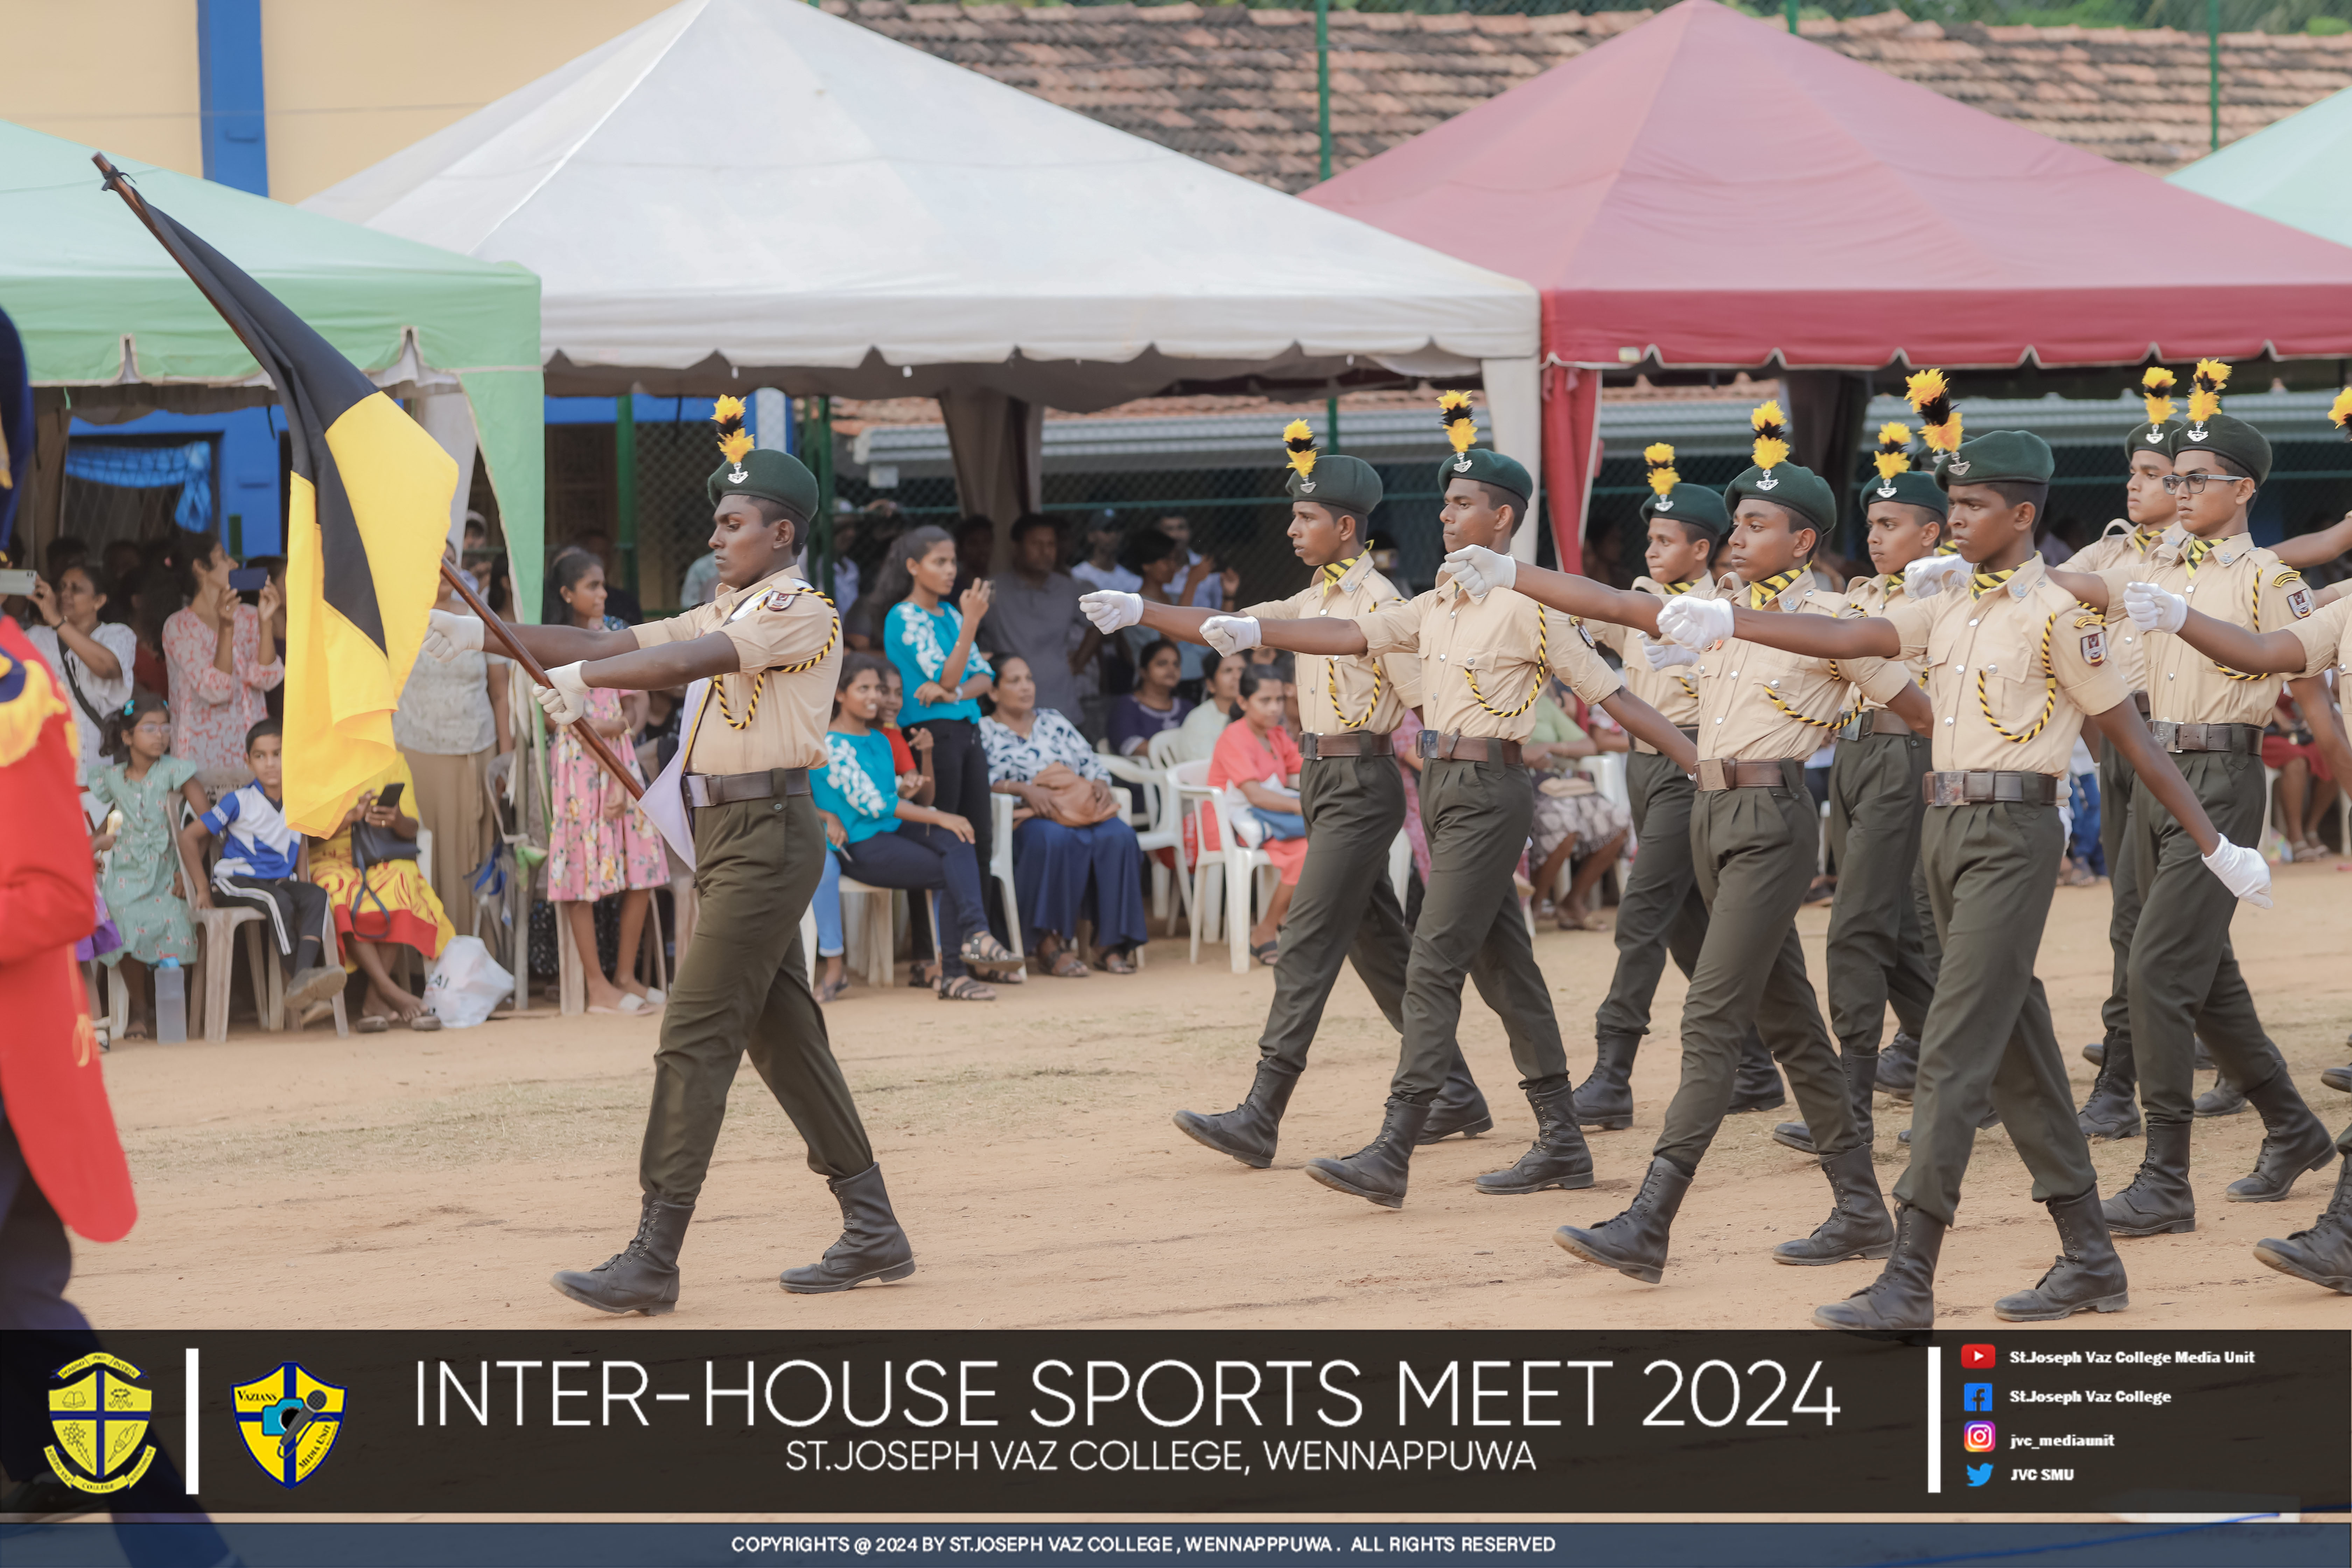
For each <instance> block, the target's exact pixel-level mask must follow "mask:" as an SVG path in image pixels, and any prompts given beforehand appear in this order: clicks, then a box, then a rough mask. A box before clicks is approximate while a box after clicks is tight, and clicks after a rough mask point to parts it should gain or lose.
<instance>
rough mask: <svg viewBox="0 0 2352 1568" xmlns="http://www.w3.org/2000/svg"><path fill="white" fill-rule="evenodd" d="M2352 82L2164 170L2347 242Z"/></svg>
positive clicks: (2351, 199) (2350, 239)
mask: <svg viewBox="0 0 2352 1568" xmlns="http://www.w3.org/2000/svg"><path fill="white" fill-rule="evenodd" d="M2347 170H2352V88H2347V89H2345V90H2343V91H2342V92H2339V93H2337V94H2336V95H2335V96H2334V97H2332V98H2323V99H2321V100H2319V101H2318V102H2317V103H2315V104H2313V105H2312V106H2311V107H2310V108H2309V109H2306V110H2303V111H2302V112H2301V113H2299V114H2290V115H2288V116H2287V117H2286V118H2285V119H2284V120H2281V121H2276V122H2274V123H2273V124H2270V125H2266V126H2264V127H2263V129H2261V130H2260V131H2257V132H2254V133H2253V134H2252V136H2247V137H2242V138H2241V139H2240V140H2238V141H2235V142H2231V143H2230V144H2229V145H2228V146H2227V147H2224V148H2222V149H2221V151H2220V152H2218V153H2213V154H2211V155H2210V156H2209V157H2204V158H2200V159H2198V160H2197V162H2195V163H2191V164H2189V166H2188V167H2187V168H2185V169H2175V170H2174V171H2173V172H2172V173H2171V174H2167V175H2166V176H2165V178H2166V179H2168V180H2169V181H2171V182H2172V183H2173V184H2176V185H2179V186H2182V187H2183V188H2185V189H2188V190H2191V191H2195V192H2196V193H2197V194H2198V195H2204V196H2211V197H2212V198H2213V199H2214V200H2216V201H2222V202H2227V203H2229V204H2230V205H2231V206H2233V207H2242V208H2244V209H2245V210H2246V211H2248V212H2250V213H2259V214H2260V215H2261V216H2263V217H2266V218H2270V219H2273V220H2274V221H2276V222H2279V223H2283V224H2286V225H2288V226H2290V227H2294V228H2299V229H2301V230H2303V231H2304V232H2305V234H2315V235H2317V236H2318V237H2320V238H2322V239H2332V240H2334V241H2336V244H2338V245H2352V173H2347Z"/></svg>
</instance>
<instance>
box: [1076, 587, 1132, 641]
mask: <svg viewBox="0 0 2352 1568" xmlns="http://www.w3.org/2000/svg"><path fill="white" fill-rule="evenodd" d="M1078 609H1079V610H1080V612H1081V613H1083V614H1084V615H1085V616H1086V617H1087V619H1088V620H1090V621H1092V622H1094V624H1095V630H1097V631H1098V632H1100V633H1102V635H1103V636H1105V637H1108V636H1110V635H1111V634H1112V633H1113V632H1123V631H1125V630H1127V628H1128V627H1129V626H1134V625H1135V624H1137V623H1138V622H1139V621H1141V620H1142V619H1143V595H1140V594H1122V593H1119V592H1118V590H1117V589H1114V588H1097V589H1096V590H1095V591H1094V592H1093V593H1091V594H1081V595H1078Z"/></svg>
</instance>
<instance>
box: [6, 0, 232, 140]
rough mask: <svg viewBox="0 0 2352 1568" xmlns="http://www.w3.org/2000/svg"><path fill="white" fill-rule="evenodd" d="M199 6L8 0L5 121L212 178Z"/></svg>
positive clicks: (128, 0)
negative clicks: (200, 76) (203, 111)
mask: <svg viewBox="0 0 2352 1568" xmlns="http://www.w3.org/2000/svg"><path fill="white" fill-rule="evenodd" d="M196 74H197V73H196V0H0V120H6V121H13V122H15V123H16V124H18V125H22V126H26V127H27V128H29V129H31V130H34V131H41V132H47V133H48V134H49V135H51V136H62V137H64V138H66V139H67V140H68V141H69V142H81V143H83V144H84V145H86V146H90V147H95V148H97V149H99V150H100V152H102V153H107V154H108V155H109V156H110V157H112V158H113V159H114V160H115V161H116V162H117V163H130V162H132V161H134V160H135V161H137V162H140V163H155V164H161V165H162V166H163V167H164V168H166V169H175V170H178V171H179V172H180V173H182V174H203V173H204V172H205V152H204V139H203V135H202V133H201V132H200V131H199V129H198V121H197V111H198V109H199V107H200V104H199V95H198V92H197V79H196Z"/></svg>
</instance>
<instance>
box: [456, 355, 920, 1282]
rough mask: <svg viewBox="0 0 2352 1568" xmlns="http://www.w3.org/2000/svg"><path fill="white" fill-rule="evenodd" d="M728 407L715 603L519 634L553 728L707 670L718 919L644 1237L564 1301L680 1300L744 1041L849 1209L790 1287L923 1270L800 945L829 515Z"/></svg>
mask: <svg viewBox="0 0 2352 1568" xmlns="http://www.w3.org/2000/svg"><path fill="white" fill-rule="evenodd" d="M730 405H733V406H732V407H730ZM718 417H719V419H720V421H721V424H722V426H725V427H726V428H727V431H728V434H727V438H726V440H725V441H723V442H722V443H721V446H720V450H721V451H722V452H723V453H724V454H725V456H726V458H727V459H728V460H727V461H725V462H723V463H721V464H720V465H719V470H718V471H717V472H716V473H714V474H712V475H711V476H710V479H709V485H708V486H707V489H708V491H709V497H710V500H711V504H712V508H713V512H712V529H711V535H710V548H711V550H712V551H713V552H715V553H716V555H717V556H718V559H719V595H718V597H717V598H715V599H714V600H712V601H711V603H709V605H702V606H699V607H698V608H696V609H692V610H689V611H688V612H687V613H686V614H685V615H683V616H677V617H675V618H674V619H671V620H666V621H653V622H649V623H647V624H646V625H644V626H635V627H633V628H630V629H628V630H625V631H586V630H583V629H581V628H579V627H575V626H514V627H512V630H513V632H514V634H515V636H516V637H519V638H520V640H521V642H522V644H523V646H524V647H527V648H528V649H530V652H531V654H532V655H533V656H534V657H536V658H538V659H540V661H541V663H543V664H547V665H549V666H551V668H550V669H549V670H548V676H549V679H551V681H552V683H553V684H552V685H551V686H550V687H549V688H548V689H546V690H545V691H544V692H542V693H541V699H540V700H541V705H542V706H544V707H545V708H546V709H547V710H548V714H549V717H550V718H551V720H552V721H554V722H556V723H559V724H562V723H569V722H572V721H574V720H576V719H577V718H579V717H580V715H581V714H582V713H583V711H585V710H586V706H587V700H588V692H589V690H590V689H592V688H594V687H613V688H618V689H623V690H632V691H637V690H649V689H661V688H665V687H675V686H685V685H687V684H688V682H690V681H707V682H708V683H709V685H708V688H707V689H706V691H705V692H704V694H703V696H702V698H701V700H700V701H699V702H698V704H696V705H695V706H694V708H693V710H692V712H691V713H690V714H689V716H688V719H687V721H686V722H687V729H686V732H685V739H684V741H683V742H681V744H680V751H681V752H682V761H681V763H680V764H679V765H680V767H681V770H682V772H683V778H682V780H681V784H682V791H683V795H684V797H685V804H686V806H687V807H688V809H689V810H690V812H691V820H692V823H693V834H694V853H695V862H696V864H695V872H694V883H695V890H696V892H697V893H698V895H699V897H700V899H701V901H702V916H701V920H700V922H699V923H698V925H697V926H696V928H695V937H694V944H693V945H692V946H691V947H689V948H688V950H687V954H686V957H685V959H684V961H683V962H682V963H680V964H679V966H678V970H677V976H676V978H675V980H674V982H673V984H671V986H670V993H669V1003H668V1005H667V1007H665V1008H664V1009H663V1012H662V1019H661V1045H660V1048H659V1049H658V1050H656V1053H655V1055H654V1094H653V1107H652V1110H651V1112H650V1113H649V1114H648V1116H647V1118H646V1135H645V1144H644V1149H643V1152H641V1154H640V1155H639V1159H638V1183H639V1184H640V1186H641V1187H642V1188H643V1191H644V1201H643V1207H642V1212H641V1215H640V1217H639V1220H638V1223H637V1233H636V1235H635V1237H632V1238H631V1240H630V1242H629V1244H628V1246H627V1247H625V1248H623V1249H622V1250H621V1251H620V1252H617V1253H615V1254H614V1255H613V1256H612V1257H611V1258H606V1259H605V1260H604V1262H602V1263H600V1264H598V1265H597V1266H596V1267H595V1268H588V1269H566V1270H564V1271H563V1272H562V1273H560V1274H558V1275H556V1276H555V1278H554V1280H553V1284H554V1286H555V1289H557V1290H559V1291H561V1292H562V1294H564V1295H566V1296H568V1297H570V1298H571V1299H572V1300H575V1301H578V1302H581V1303H582V1304H583V1305H585V1306H590V1307H594V1308H596V1309H597V1310H600V1311H605V1312H644V1313H646V1314H648V1315H655V1314H658V1313H663V1312H667V1311H671V1310H675V1309H676V1307H677V1294H678V1268H677V1255H678V1248H679V1246H680V1244H681V1243H682V1242H683V1241H684V1239H685V1237H686V1227H687V1224H688V1221H689V1220H690V1219H691V1218H692V1217H693V1215H694V1205H695V1200H696V1198H697V1197H698V1196H699V1195H700V1194H701V1191H702V1183H703V1178H704V1176H705V1174H706V1173H708V1172H709V1168H710V1154H711V1149H712V1146H713V1145H714V1144H715V1143H716V1142H717V1141H718V1138H719V1122H720V1121H721V1119H722V1118H723V1117H724V1116H725V1115H726V1112H727V1091H728V1088H729V1086H730V1084H731V1083H732V1082H733V1080H734V1078H735V1069H736V1067H737V1065H738V1064H739V1063H740V1061H741V1059H742V1058H743V1056H744V1053H745V1052H746V1051H749V1052H750V1054H751V1065H752V1066H753V1067H754V1068H758V1069H759V1073H760V1077H761V1079H763V1080H764V1081H765V1082H766V1083H767V1085H768V1089H769V1091H770V1092H771V1093H772V1094H773V1095H774V1096H775V1097H776V1100H777V1103H778V1104H780V1105H782V1107H783V1110H784V1114H785V1115H787V1116H789V1117H790V1118H792V1121H793V1126H794V1127H795V1128H796V1129H798V1130H799V1131H800V1134H801V1137H802V1138H803V1140H804V1141H805V1142H807V1145H808V1163H809V1168H810V1169H811V1170H813V1171H815V1172H816V1173H818V1174H820V1175H822V1176H824V1177H825V1178H826V1180H827V1184H828V1185H829V1186H830V1187H831V1188H832V1191H833V1194H834V1195H835V1198H836V1199H837V1200H838V1201H839V1203H840V1205H841V1214H842V1234H841V1238H840V1239H839V1240H838V1241H836V1242H835V1244H834V1245H833V1246H832V1247H829V1248H828V1249H826V1251H825V1254H824V1258H821V1259H820V1260H819V1261H817V1262H816V1263H814V1264H811V1265H809V1266H808V1267H806V1268H791V1269H787V1270H785V1271H784V1273H783V1275H782V1278H781V1279H780V1280H779V1283H780V1284H782V1286H783V1288H784V1289H786V1290H789V1291H793V1292H794V1293H795V1294H811V1293H823V1292H830V1291H835V1290H845V1289H849V1288H850V1287H851V1286H853V1285H857V1284H861V1283H863V1282H865V1281H866V1280H869V1279H879V1280H883V1281H885V1282H887V1281H891V1280H897V1279H905V1278H907V1276H908V1275H910V1274H912V1273H913V1272H914V1271H915V1262H914V1251H913V1248H912V1247H909V1246H908V1241H907V1237H906V1234H905V1232H903V1231H901V1230H900V1229H899V1228H898V1219H897V1217H896V1216H895V1215H893V1214H892V1213H891V1209H890V1198H889V1194H888V1193H887V1191H886V1190H885V1188H884V1186H883V1184H882V1168H881V1167H880V1166H879V1165H877V1164H876V1163H875V1161H874V1151H873V1148H872V1146H871V1145H870V1144H869V1143H868V1142H866V1128H865V1125H864V1123H863V1122H862V1121H859V1119H858V1115H857V1106H856V1101H855V1100H852V1099H851V1098H850V1094H849V1086H848V1085H847V1084H845V1083H844V1082H843V1081H842V1077H841V1068H840V1067H839V1066H838V1065H837V1064H836V1063H835V1060H834V1058H833V1047H832V1046H831V1044H830V1042H829V1041H828V1040H827V1038H826V1036H825V1027H824V1012H823V1011H822V1010H820V1009H819V1008H818V1006H817V1005H816V1000H815V998H814V996H812V995H811V994H810V993H809V984H808V974H807V972H806V967H805V960H804V959H803V955H802V948H801V933H800V925H801V915H802V912H803V910H806V909H807V908H808V904H809V899H810V896H811V895H812V894H814V892H815V891H816V885H817V880H818V878H819V876H820V875H821V874H822V872H823V870H824V856H825V847H824V831H823V829H822V828H821V827H820V826H819V825H818V823H817V814H816V805H815V803H814V800H812V799H811V797H810V795H809V770H810V769H811V768H814V767H823V766H824V762H825V750H824V730H825V725H826V723H827V722H828V721H829V720H830V718H831V714H832V708H833V690H834V676H835V670H836V668H838V666H839V664H840V662H841V623H840V621H839V619H838V617H836V616H835V614H834V611H833V606H832V605H830V604H829V603H827V602H826V600H825V599H824V596H823V595H820V594H818V593H817V591H816V590H815V589H814V588H813V587H811V586H810V585H809V584H808V583H807V581H806V580H805V579H804V578H803V577H802V576H801V575H800V574H799V571H798V569H797V566H796V563H797V561H798V559H799V556H800V547H801V540H802V537H803V534H804V533H805V531H806V530H807V528H808V525H809V521H810V520H811V519H812V518H813V517H814V516H815V515H816V510H817V487H816V479H815V478H814V476H813V475H812V474H810V472H809V471H808V469H806V468H803V467H802V466H801V464H800V462H799V461H798V460H797V459H796V458H793V457H791V456H789V455H788V454H786V453H783V452H781V451H777V450H775V449H773V448H772V447H763V448H761V449H760V450H758V451H753V450H751V437H749V436H748V435H746V434H744V433H743V432H742V431H741V429H740V418H741V408H740V402H738V400H736V399H733V398H722V399H720V400H719V415H718ZM433 633H434V634H435V635H434V637H428V639H427V651H428V652H434V653H436V657H446V653H444V652H443V651H442V650H443V649H446V648H448V647H451V646H453V645H454V647H460V648H464V647H475V648H478V647H480V646H481V640H482V623H481V622H480V621H478V620H476V619H474V618H473V617H471V616H453V615H447V614H445V613H444V612H441V611H438V610H436V611H435V612H434V613H433ZM436 640H437V641H438V643H439V644H440V647H439V648H436V647H434V646H433V644H434V643H435V642H436ZM558 661H565V662H562V663H561V664H560V666H559V665H558ZM665 776H667V775H665Z"/></svg>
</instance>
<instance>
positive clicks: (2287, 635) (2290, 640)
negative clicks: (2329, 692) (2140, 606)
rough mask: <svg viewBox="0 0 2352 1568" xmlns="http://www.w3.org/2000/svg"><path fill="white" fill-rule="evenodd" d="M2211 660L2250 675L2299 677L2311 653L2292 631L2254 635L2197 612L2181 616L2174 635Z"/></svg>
mask: <svg viewBox="0 0 2352 1568" xmlns="http://www.w3.org/2000/svg"><path fill="white" fill-rule="evenodd" d="M2174 635H2175V636H2177V637H2179V638H2180V640H2181V641H2182V642H2185V643H2187V644H2188V645H2189V647H2193V648H2195V649H2196V650H2197V651H2198V652H2199V653H2201V654H2203V655H2205V656H2206V657H2207V658H2217V659H2220V660H2221V662H2222V663H2223V664H2226V665H2228V666H2229V667H2230V668H2231V669H2242V670H2244V671H2245V672H2246V673H2247V674H2249V675H2300V674H2302V673H2303V669H2304V667H2305V665H2307V664H2309V663H2310V662H2311V651H2310V650H2309V649H2308V648H2306V647H2304V646H2303V642H2302V639H2301V638H2299V637H2296V636H2295V635H2294V633H2293V632H2255V631H2248V630H2247V629H2246V628H2245V627H2243V626H2239V625H2237V624H2236V623H2234V622H2231V621H2223V620H2216V619H2215V618H2214V617H2213V616H2209V615H2205V614H2203V613H2202V612H2200V611H2198V610H2190V611H2189V612H2188V613H2187V614H2186V615H2184V616H2182V617H2181V622H2180V626H2179V630H2178V631H2177V632H2176V633H2175V634H2174Z"/></svg>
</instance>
